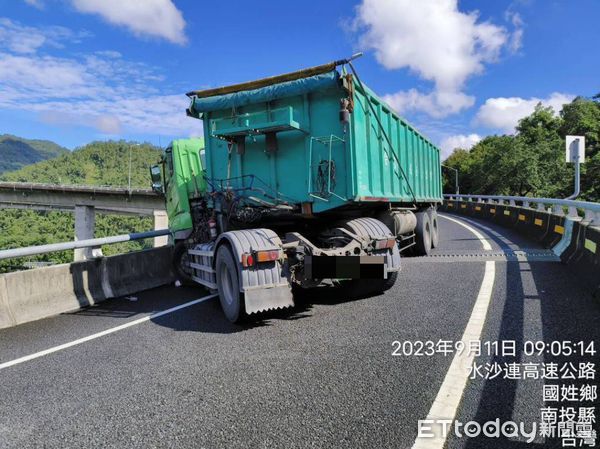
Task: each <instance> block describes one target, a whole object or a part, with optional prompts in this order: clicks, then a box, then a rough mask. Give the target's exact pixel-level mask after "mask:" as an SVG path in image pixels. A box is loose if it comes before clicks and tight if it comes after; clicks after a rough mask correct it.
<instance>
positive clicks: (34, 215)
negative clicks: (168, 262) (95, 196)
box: [0, 141, 161, 272]
mask: <svg viewBox="0 0 600 449" xmlns="http://www.w3.org/2000/svg"><path fill="white" fill-rule="evenodd" d="M130 150H131V186H132V187H138V188H148V187H149V186H150V176H149V166H150V165H152V164H154V163H156V162H157V161H158V159H159V157H160V153H161V152H160V149H159V148H157V147H154V146H152V145H149V144H141V145H138V144H135V143H131V142H125V141H119V142H115V141H109V142H92V143H90V144H88V145H85V146H84V147H81V148H78V149H76V150H74V151H73V152H67V153H64V154H62V155H60V156H59V157H57V158H55V159H51V160H47V161H43V162H38V163H36V164H33V165H29V166H26V167H23V168H22V169H20V170H17V171H14V172H9V173H4V174H3V175H0V179H1V180H4V181H18V182H43V183H60V184H86V185H103V186H121V187H123V186H127V185H128V178H129V160H130V159H129V157H130ZM153 225H154V223H153V219H152V217H131V216H123V215H102V214H96V231H95V236H96V237H106V236H110V235H117V234H126V233H130V232H139V231H147V230H149V229H152V228H153ZM73 236H74V217H73V214H72V213H68V212H36V211H31V210H14V209H12V210H11V209H0V249H6V248H17V247H22V246H30V245H43V244H47V243H56V242H65V241H69V240H73ZM151 246H152V240H151V239H150V240H142V241H136V242H128V243H121V244H116V245H106V246H104V247H103V248H102V251H103V253H104V254H105V255H111V254H117V253H120V252H124V251H131V250H136V249H142V248H147V247H151ZM72 259H73V252H72V251H64V252H61V253H49V254H43V255H39V256H35V257H30V258H21V259H12V260H5V261H2V262H0V272H2V271H13V270H16V269H22V268H25V267H26V266H27V265H28V264H29V263H31V262H51V263H65V262H70V261H72Z"/></svg>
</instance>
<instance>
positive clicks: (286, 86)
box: [190, 70, 339, 115]
mask: <svg viewBox="0 0 600 449" xmlns="http://www.w3.org/2000/svg"><path fill="white" fill-rule="evenodd" d="M338 80H339V74H338V72H337V71H336V70H332V71H330V72H327V73H323V74H320V75H314V76H309V77H306V78H300V79H296V80H293V81H287V82H283V83H278V84H272V85H270V86H265V87H261V88H259V89H252V90H245V91H241V92H233V93H229V94H225V95H218V96H212V97H206V98H198V97H192V104H191V105H190V112H191V113H192V115H197V114H200V113H202V112H210V111H218V110H222V109H229V108H237V107H240V106H245V105H248V104H253V103H263V102H267V101H271V100H276V99H278V98H285V97H292V96H295V95H303V94H305V93H308V92H312V91H316V90H323V89H327V88H330V87H335V86H337V85H338Z"/></svg>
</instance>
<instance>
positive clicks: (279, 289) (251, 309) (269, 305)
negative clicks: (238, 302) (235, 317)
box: [244, 285, 294, 314]
mask: <svg viewBox="0 0 600 449" xmlns="http://www.w3.org/2000/svg"><path fill="white" fill-rule="evenodd" d="M244 302H245V305H246V313H248V314H251V313H256V312H264V311H266V310H274V309H284V308H286V307H293V306H294V297H293V296H292V291H291V289H290V286H289V285H278V286H275V287H268V288H264V287H263V286H258V287H255V288H246V289H245V290H244Z"/></svg>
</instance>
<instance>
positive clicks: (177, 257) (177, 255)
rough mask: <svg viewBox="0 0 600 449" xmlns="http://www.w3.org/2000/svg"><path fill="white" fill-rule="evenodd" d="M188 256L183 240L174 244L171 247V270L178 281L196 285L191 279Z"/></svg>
mask: <svg viewBox="0 0 600 449" xmlns="http://www.w3.org/2000/svg"><path fill="white" fill-rule="evenodd" d="M188 258H189V256H188V253H187V246H186V245H185V243H183V242H179V243H177V244H175V246H174V247H173V259H172V264H173V271H174V272H175V275H176V276H177V278H178V279H179V281H180V282H181V283H182V284H183V285H186V286H192V285H198V284H196V283H195V282H194V280H193V279H192V269H191V267H190V265H189V259H188Z"/></svg>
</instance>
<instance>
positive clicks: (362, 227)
mask: <svg viewBox="0 0 600 449" xmlns="http://www.w3.org/2000/svg"><path fill="white" fill-rule="evenodd" d="M344 227H345V228H346V229H348V230H350V231H352V232H354V233H355V234H357V235H360V236H366V237H380V236H389V237H393V236H394V235H393V234H392V232H391V231H390V229H389V228H388V227H387V226H386V225H385V224H384V223H382V222H381V221H379V220H376V219H374V218H370V217H365V218H355V219H354V220H350V221H348V222H347V223H346V224H345V225H344ZM392 251H393V252H398V251H399V250H398V246H394V247H393V248H392ZM396 279H398V272H397V271H393V272H391V273H388V277H387V278H386V279H354V280H352V281H347V283H346V285H345V287H346V290H347V291H348V292H349V293H350V295H351V296H353V295H357V296H363V295H368V294H373V293H383V292H385V291H387V290H389V289H390V288H392V287H393V286H394V284H395V283H396Z"/></svg>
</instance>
